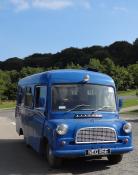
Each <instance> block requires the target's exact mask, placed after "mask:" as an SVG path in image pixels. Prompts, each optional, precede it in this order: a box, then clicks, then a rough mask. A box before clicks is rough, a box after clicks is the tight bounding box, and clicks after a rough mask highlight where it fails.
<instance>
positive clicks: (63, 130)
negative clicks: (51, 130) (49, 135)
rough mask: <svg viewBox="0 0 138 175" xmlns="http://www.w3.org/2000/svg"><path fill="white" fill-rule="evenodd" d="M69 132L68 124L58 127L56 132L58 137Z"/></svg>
mask: <svg viewBox="0 0 138 175" xmlns="http://www.w3.org/2000/svg"><path fill="white" fill-rule="evenodd" d="M67 131H68V125H67V124H64V123H62V124H59V125H57V128H56V132H57V134H58V135H65V134H66V133H67Z"/></svg>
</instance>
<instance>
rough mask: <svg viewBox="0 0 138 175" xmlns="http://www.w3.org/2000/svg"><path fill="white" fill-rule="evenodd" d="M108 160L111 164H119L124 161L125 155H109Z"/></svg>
mask: <svg viewBox="0 0 138 175" xmlns="http://www.w3.org/2000/svg"><path fill="white" fill-rule="evenodd" d="M107 158H108V161H109V162H110V163H111V164H117V163H119V162H121V160H122V159H123V155H122V154H117V155H109V156H107Z"/></svg>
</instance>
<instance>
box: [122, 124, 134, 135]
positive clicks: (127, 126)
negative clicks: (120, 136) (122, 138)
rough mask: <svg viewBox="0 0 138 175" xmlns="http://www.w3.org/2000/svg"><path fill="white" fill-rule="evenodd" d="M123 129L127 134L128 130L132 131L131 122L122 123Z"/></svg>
mask: <svg viewBox="0 0 138 175" xmlns="http://www.w3.org/2000/svg"><path fill="white" fill-rule="evenodd" d="M123 130H124V132H125V133H127V134H128V133H130V132H131V131H132V126H131V124H130V123H126V124H124V126H123Z"/></svg>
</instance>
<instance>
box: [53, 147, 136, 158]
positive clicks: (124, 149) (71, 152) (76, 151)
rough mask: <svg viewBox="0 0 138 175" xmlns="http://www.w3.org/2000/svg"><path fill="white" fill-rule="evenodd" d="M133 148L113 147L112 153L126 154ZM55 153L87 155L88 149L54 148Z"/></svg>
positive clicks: (68, 155)
mask: <svg viewBox="0 0 138 175" xmlns="http://www.w3.org/2000/svg"><path fill="white" fill-rule="evenodd" d="M132 150H133V146H132V147H124V148H111V154H124V153H128V152H130V151H132ZM53 153H54V155H55V156H57V157H85V153H86V149H80V150H54V151H53ZM100 156H101V155H100Z"/></svg>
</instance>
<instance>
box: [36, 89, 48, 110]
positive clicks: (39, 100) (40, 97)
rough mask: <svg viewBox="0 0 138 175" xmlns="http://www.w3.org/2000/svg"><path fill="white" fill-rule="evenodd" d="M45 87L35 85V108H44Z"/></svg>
mask: <svg viewBox="0 0 138 175" xmlns="http://www.w3.org/2000/svg"><path fill="white" fill-rule="evenodd" d="M46 96H47V87H46V86H36V88H35V108H38V109H45V106H46Z"/></svg>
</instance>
